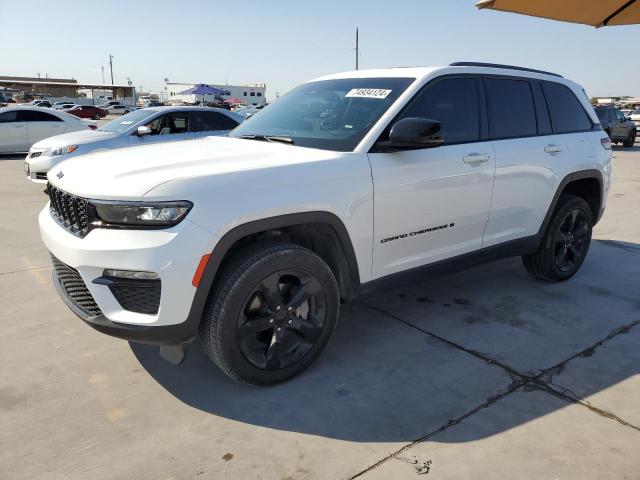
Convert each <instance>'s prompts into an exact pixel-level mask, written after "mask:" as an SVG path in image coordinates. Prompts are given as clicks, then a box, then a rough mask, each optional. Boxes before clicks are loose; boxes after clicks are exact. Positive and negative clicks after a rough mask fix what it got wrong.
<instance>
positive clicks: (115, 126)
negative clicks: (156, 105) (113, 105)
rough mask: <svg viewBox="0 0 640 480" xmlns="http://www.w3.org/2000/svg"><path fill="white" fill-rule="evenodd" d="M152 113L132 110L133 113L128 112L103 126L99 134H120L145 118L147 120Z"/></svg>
mask: <svg viewBox="0 0 640 480" xmlns="http://www.w3.org/2000/svg"><path fill="white" fill-rule="evenodd" d="M153 113H155V112H153V111H149V110H134V111H133V112H129V113H127V114H126V115H123V116H121V117H120V118H118V119H116V120H113V121H111V122H109V123H106V124H104V125H103V126H101V127H100V128H99V129H98V130H100V131H101V132H112V133H122V132H124V131H125V130H128V129H129V128H131V125H134V124H136V123H138V122H140V121H142V120H144V119H145V118H149V116H150V115H152V114H153Z"/></svg>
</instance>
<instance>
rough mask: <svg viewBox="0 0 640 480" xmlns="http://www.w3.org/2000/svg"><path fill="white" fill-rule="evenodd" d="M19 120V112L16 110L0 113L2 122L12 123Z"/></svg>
mask: <svg viewBox="0 0 640 480" xmlns="http://www.w3.org/2000/svg"><path fill="white" fill-rule="evenodd" d="M17 121H18V112H16V111H15V110H13V111H11V112H5V113H3V114H0V123H10V122H17Z"/></svg>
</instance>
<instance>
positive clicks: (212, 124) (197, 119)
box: [190, 112, 238, 132]
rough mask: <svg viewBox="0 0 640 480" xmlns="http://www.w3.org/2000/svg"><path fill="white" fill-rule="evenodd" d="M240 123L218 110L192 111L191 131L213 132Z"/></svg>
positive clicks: (233, 126) (227, 128)
mask: <svg viewBox="0 0 640 480" xmlns="http://www.w3.org/2000/svg"><path fill="white" fill-rule="evenodd" d="M237 126H238V124H237V123H236V122H235V121H234V120H232V119H231V118H229V117H227V116H226V115H224V114H222V113H218V112H192V113H191V128H190V131H191V132H212V131H216V130H231V129H233V128H236V127H237Z"/></svg>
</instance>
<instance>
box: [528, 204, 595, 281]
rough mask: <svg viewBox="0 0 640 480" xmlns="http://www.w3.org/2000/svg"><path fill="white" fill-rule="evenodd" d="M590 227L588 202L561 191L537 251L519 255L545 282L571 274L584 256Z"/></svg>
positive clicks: (561, 278)
mask: <svg viewBox="0 0 640 480" xmlns="http://www.w3.org/2000/svg"><path fill="white" fill-rule="evenodd" d="M592 228H593V215H592V213H591V208H590V207H589V204H588V203H587V202H586V201H585V200H584V199H583V198H581V197H578V196H575V195H562V196H561V197H560V200H559V201H558V207H557V208H556V211H555V212H554V214H553V217H552V218H551V221H550V223H549V226H548V228H547V231H546V232H545V234H544V237H543V238H542V242H541V243H540V247H539V248H538V251H537V252H536V253H534V254H533V255H524V256H523V257H522V263H523V264H524V267H525V269H526V270H527V271H528V272H529V273H530V274H531V275H533V276H534V277H536V278H539V279H541V280H547V281H549V282H561V281H564V280H567V279H569V278H571V277H572V276H573V275H575V273H576V272H577V271H578V270H579V269H580V266H581V265H582V262H584V259H585V257H586V256H587V252H588V251H589V245H590V244H591V231H592Z"/></svg>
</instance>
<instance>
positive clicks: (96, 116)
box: [91, 113, 100, 120]
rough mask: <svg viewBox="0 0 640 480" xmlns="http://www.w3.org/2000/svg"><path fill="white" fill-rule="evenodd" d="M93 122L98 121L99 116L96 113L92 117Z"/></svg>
mask: <svg viewBox="0 0 640 480" xmlns="http://www.w3.org/2000/svg"><path fill="white" fill-rule="evenodd" d="M91 118H93V119H94V120H100V114H98V113H96V114H95V115H94V116H93V117H91Z"/></svg>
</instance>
